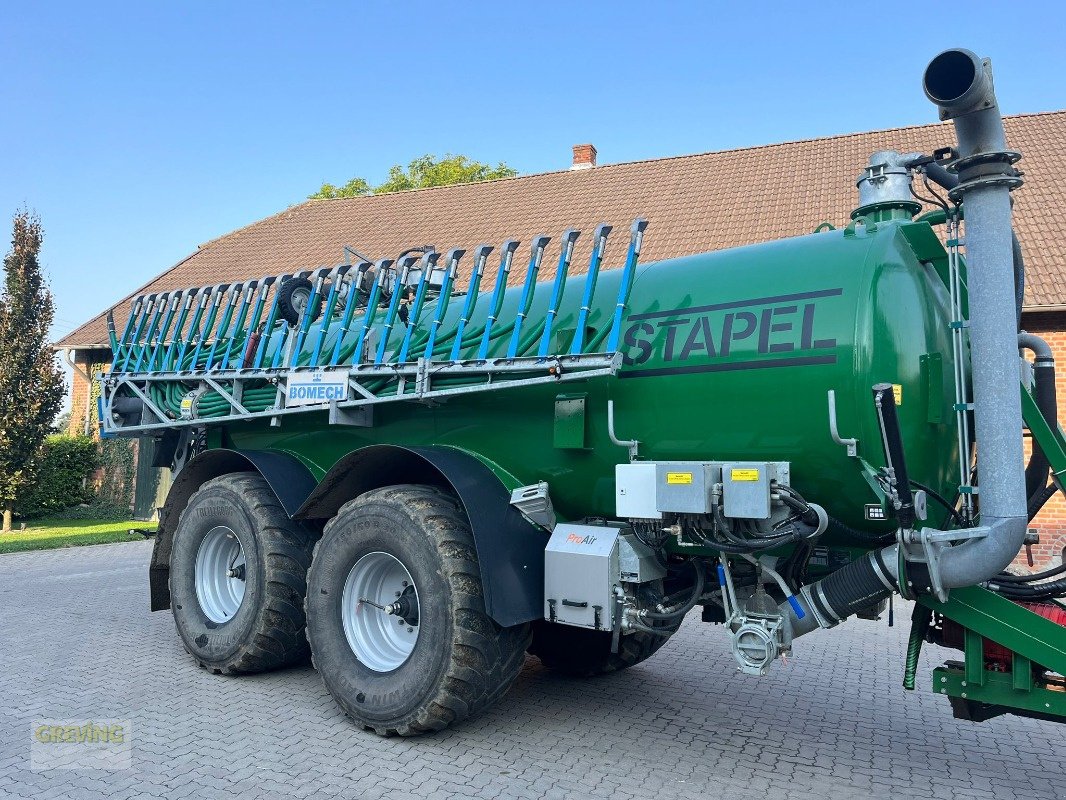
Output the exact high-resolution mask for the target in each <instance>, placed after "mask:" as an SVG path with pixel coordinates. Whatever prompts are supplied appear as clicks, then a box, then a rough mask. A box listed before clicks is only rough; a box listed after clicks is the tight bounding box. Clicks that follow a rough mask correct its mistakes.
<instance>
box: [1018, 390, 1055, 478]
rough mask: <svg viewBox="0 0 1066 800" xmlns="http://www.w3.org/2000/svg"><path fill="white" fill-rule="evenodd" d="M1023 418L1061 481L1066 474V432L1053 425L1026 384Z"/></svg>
mask: <svg viewBox="0 0 1066 800" xmlns="http://www.w3.org/2000/svg"><path fill="white" fill-rule="evenodd" d="M1022 419H1023V420H1024V422H1025V427H1027V428H1028V429H1029V432H1030V433H1031V434H1032V435H1033V439H1034V440H1036V443H1037V444H1039V445H1040V449H1041V450H1043V451H1044V455H1045V456H1046V457H1047V460H1048V463H1050V464H1051V471H1052V472H1053V473H1054V474H1055V477H1056V478H1058V479H1059V480H1060V481H1061V480H1062V478H1063V476H1064V475H1066V434H1063V432H1062V428H1061V427H1060V426H1059V425H1055V426H1054V427H1052V426H1051V425H1049V424H1048V422H1047V420H1046V419H1044V415H1043V414H1041V413H1040V409H1039V408H1037V405H1036V400H1034V399H1033V395H1032V394H1031V393H1030V392H1029V390H1027V389H1026V388H1025V387H1024V386H1023V387H1022Z"/></svg>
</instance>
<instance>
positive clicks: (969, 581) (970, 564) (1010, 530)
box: [940, 514, 1029, 589]
mask: <svg viewBox="0 0 1066 800" xmlns="http://www.w3.org/2000/svg"><path fill="white" fill-rule="evenodd" d="M982 522H983V524H984V527H987V528H988V534H987V535H986V536H984V537H982V538H981V539H974V540H972V541H969V542H966V543H965V544H961V545H958V546H956V547H950V548H947V549H945V550H943V551H942V552H941V554H940V575H941V579H942V580H943V582H944V586H945V587H946V588H948V589H957V588H961V587H963V586H974V585H976V584H979V583H984V582H985V581H988V580H991V579H992V578H994V577H996V575H998V574H999V573H1000V572H1002V571H1003V570H1004V569H1006V568H1007V566H1008V565H1009V564H1010V563H1011V561H1013V560H1014V558H1015V556H1017V555H1018V551H1019V550H1021V549H1022V545H1023V544H1024V543H1025V532H1026V530H1027V529H1028V525H1029V520H1028V518H1027V517H1026V516H1025V515H1024V514H1023V515H1021V516H1011V517H998V518H993V519H991V520H989V519H984V520H982Z"/></svg>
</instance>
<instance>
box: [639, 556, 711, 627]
mask: <svg viewBox="0 0 1066 800" xmlns="http://www.w3.org/2000/svg"><path fill="white" fill-rule="evenodd" d="M690 563H691V564H692V566H693V568H694V569H695V570H696V585H695V587H693V590H692V596H691V597H690V598H689V599H688V601H687V602H686V603H685V604H684V605H683V606H681V608H679V609H677V610H675V611H664V612H658V611H642V612H641V614H640V616H641V617H643V618H644V619H654V620H673V619H678V618H679V617H683V616H685V614H687V613H688V612H689V611H691V610H692V609H693V608H695V606H696V603H698V602H699V599H700V598H701V597H702V596H703V585H704V583H705V582H706V578H704V575H703V562H702V561H699V560H697V559H693V560H692V561H691V562H690Z"/></svg>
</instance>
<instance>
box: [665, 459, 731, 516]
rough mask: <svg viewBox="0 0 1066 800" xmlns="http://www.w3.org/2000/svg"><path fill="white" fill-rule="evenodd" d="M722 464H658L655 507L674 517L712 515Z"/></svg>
mask: <svg viewBox="0 0 1066 800" xmlns="http://www.w3.org/2000/svg"><path fill="white" fill-rule="evenodd" d="M721 476H722V467H721V465H720V464H715V463H713V462H703V461H658V462H656V464H655V505H656V507H657V508H658V510H659V511H665V512H668V513H672V514H710V513H711V511H712V510H713V508H714V506H713V503H714V498H713V493H714V485H715V484H716V483H718V482H719V481H720V480H721Z"/></svg>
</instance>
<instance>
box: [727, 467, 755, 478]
mask: <svg viewBox="0 0 1066 800" xmlns="http://www.w3.org/2000/svg"><path fill="white" fill-rule="evenodd" d="M729 480H731V481H757V480H759V470H757V469H731V470H729Z"/></svg>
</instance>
